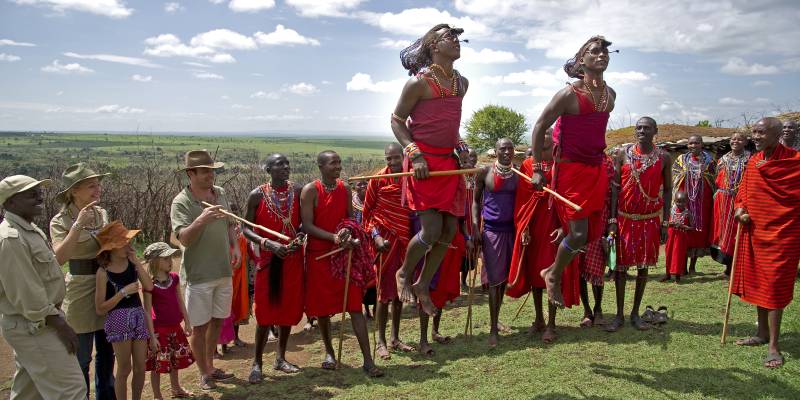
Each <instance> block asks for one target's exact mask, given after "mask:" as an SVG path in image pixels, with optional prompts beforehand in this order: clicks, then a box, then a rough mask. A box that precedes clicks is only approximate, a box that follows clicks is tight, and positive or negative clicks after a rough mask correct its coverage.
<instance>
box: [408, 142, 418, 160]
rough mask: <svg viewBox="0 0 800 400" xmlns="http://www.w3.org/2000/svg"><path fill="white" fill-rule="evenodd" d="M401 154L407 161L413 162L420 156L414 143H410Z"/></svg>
mask: <svg viewBox="0 0 800 400" xmlns="http://www.w3.org/2000/svg"><path fill="white" fill-rule="evenodd" d="M403 152H404V153H405V154H406V157H408V159H409V160H413V159H415V158H417V157H419V156H421V155H422V152H421V151H420V150H419V146H417V144H416V143H414V142H411V143H409V144H408V145H406V147H405V148H404V149H403Z"/></svg>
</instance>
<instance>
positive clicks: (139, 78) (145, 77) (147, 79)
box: [131, 74, 153, 83]
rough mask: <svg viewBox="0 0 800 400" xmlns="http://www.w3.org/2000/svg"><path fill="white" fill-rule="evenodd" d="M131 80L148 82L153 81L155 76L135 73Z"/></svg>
mask: <svg viewBox="0 0 800 400" xmlns="http://www.w3.org/2000/svg"><path fill="white" fill-rule="evenodd" d="M131 80H132V81H134V82H142V83H147V82H152V81H153V77H152V76H150V75H139V74H134V75H132V76H131Z"/></svg>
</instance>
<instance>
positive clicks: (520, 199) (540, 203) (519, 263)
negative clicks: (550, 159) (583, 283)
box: [506, 158, 580, 307]
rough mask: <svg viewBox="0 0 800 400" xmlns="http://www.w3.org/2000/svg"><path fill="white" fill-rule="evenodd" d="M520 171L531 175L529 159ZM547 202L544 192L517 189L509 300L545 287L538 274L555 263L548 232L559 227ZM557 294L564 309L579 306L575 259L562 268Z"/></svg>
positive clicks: (578, 279) (554, 249)
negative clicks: (524, 234)
mask: <svg viewBox="0 0 800 400" xmlns="http://www.w3.org/2000/svg"><path fill="white" fill-rule="evenodd" d="M520 171H521V172H522V173H524V174H525V175H527V176H531V175H533V161H532V159H531V158H528V159H526V160H525V161H524V162H523V163H522V166H521V167H520ZM546 175H549V173H548V174H546ZM547 178H549V176H547ZM549 200H550V195H549V194H547V193H546V192H544V191H541V192H537V191H534V190H533V188H532V187H531V185H519V186H517V193H516V198H515V201H514V221H515V227H516V235H515V239H514V253H513V255H512V257H511V269H510V271H509V274H508V281H509V283H508V286H507V287H506V294H507V295H509V296H511V297H514V298H519V297H522V296H524V295H525V294H527V293H528V292H530V291H531V289H533V288H545V287H546V285H545V283H544V280H543V279H542V277H541V275H539V273H540V272H541V271H542V270H543V269H544V268H547V267H549V266H550V265H551V264H552V263H553V261H554V260H555V256H556V252H557V251H558V244H551V243H550V241H551V240H552V238H551V237H550V233H551V232H553V231H554V230H555V229H557V228H558V227H559V225H560V222H559V220H558V217H557V216H556V213H555V211H554V210H553V209H552V208H548V203H549ZM553 201H554V202H555V201H556V200H553ZM525 228H528V229H530V237H531V240H530V243H529V244H528V246H527V247H523V246H522V232H523V231H524V230H525ZM561 295H562V296H563V297H564V305H565V306H566V307H571V306H573V305H578V304H580V270H579V268H578V257H575V258H574V259H573V261H572V263H570V265H568V266H567V267H566V268H565V269H564V272H563V275H562V277H561Z"/></svg>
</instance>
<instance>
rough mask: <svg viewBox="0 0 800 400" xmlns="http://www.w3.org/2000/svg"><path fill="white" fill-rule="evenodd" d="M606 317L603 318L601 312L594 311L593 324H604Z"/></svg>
mask: <svg viewBox="0 0 800 400" xmlns="http://www.w3.org/2000/svg"><path fill="white" fill-rule="evenodd" d="M605 324H606V319H605V318H603V313H595V314H594V325H600V326H602V325H605Z"/></svg>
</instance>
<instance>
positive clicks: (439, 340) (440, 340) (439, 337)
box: [432, 333, 453, 344]
mask: <svg viewBox="0 0 800 400" xmlns="http://www.w3.org/2000/svg"><path fill="white" fill-rule="evenodd" d="M432 336H433V341H434V342H436V343H439V344H449V343H450V342H452V341H453V338H451V337H450V336H443V335H440V334H438V333H437V334H435V335H432Z"/></svg>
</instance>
